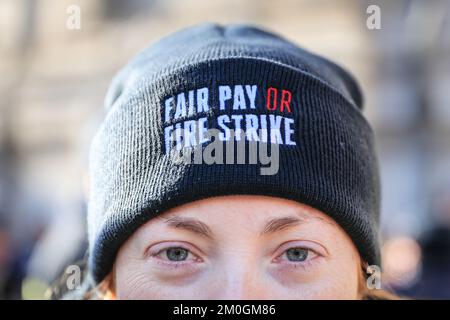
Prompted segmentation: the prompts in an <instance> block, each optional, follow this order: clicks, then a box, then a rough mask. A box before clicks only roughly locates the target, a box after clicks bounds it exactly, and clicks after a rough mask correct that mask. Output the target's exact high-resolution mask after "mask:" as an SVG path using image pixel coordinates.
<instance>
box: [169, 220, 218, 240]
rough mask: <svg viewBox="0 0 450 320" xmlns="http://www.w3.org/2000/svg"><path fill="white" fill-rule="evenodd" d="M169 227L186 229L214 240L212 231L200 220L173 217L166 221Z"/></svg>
mask: <svg viewBox="0 0 450 320" xmlns="http://www.w3.org/2000/svg"><path fill="white" fill-rule="evenodd" d="M165 222H166V223H167V225H168V226H169V227H174V228H178V229H185V230H188V231H192V232H194V233H197V234H200V235H202V236H204V237H207V238H212V232H211V229H210V228H209V227H208V226H207V225H206V224H204V223H203V222H201V221H200V220H197V219H193V218H186V217H173V218H170V219H167V220H166V221H165Z"/></svg>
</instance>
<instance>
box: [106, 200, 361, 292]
mask: <svg viewBox="0 0 450 320" xmlns="http://www.w3.org/2000/svg"><path fill="white" fill-rule="evenodd" d="M360 266H361V261H360V258H359V254H358V252H357V250H356V248H355V247H354V245H353V243H352V241H351V239H350V238H349V237H348V236H347V234H346V233H345V232H344V231H343V230H342V229H341V228H340V227H339V226H338V225H337V224H336V223H335V222H334V221H333V220H332V219H331V218H330V217H328V216H327V215H325V214H324V213H322V212H320V211H318V210H316V209H313V208H311V207H308V206H306V205H302V204H299V203H297V202H294V201H289V200H284V199H280V198H273V197H265V196H244V195H242V196H224V197H216V198H209V199H205V200H200V201H196V202H192V203H189V204H187V205H183V206H180V207H178V208H175V209H172V210H170V211H168V212H166V213H165V214H163V215H161V216H159V217H158V218H154V219H152V220H150V221H149V222H147V223H146V224H144V225H143V226H142V227H140V228H139V229H138V230H137V231H136V232H135V233H134V234H133V235H132V236H131V237H130V238H129V239H128V240H127V242H126V243H125V244H124V245H123V246H122V247H121V249H120V250H119V253H118V255H117V258H116V262H115V266H114V274H113V276H114V283H115V295H116V297H117V298H119V299H357V298H358V283H359V275H360V272H361V271H360V270H361V269H360Z"/></svg>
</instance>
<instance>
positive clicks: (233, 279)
mask: <svg viewBox="0 0 450 320" xmlns="http://www.w3.org/2000/svg"><path fill="white" fill-rule="evenodd" d="M223 267H224V268H223V270H222V272H223V274H222V275H223V287H222V288H221V290H220V293H219V294H220V299H236V300H250V299H262V298H264V295H265V292H264V287H263V284H262V282H263V279H262V276H261V270H260V269H259V266H258V265H257V264H256V263H255V261H254V259H251V258H250V259H249V258H248V257H245V258H241V259H239V258H236V259H233V260H232V261H229V262H228V263H227V264H226V265H224V266H223Z"/></svg>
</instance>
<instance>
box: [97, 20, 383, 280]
mask: <svg viewBox="0 0 450 320" xmlns="http://www.w3.org/2000/svg"><path fill="white" fill-rule="evenodd" d="M105 104H106V110H107V112H106V117H105V119H104V120H103V122H102V124H101V126H100V128H99V129H98V132H97V134H96V136H95V137H94V139H93V142H92V145H91V150H90V164H89V166H90V168H89V170H90V179H91V180H90V181H91V182H90V197H89V204H88V229H89V230H88V231H89V269H90V271H91V273H92V275H93V278H94V280H95V281H96V282H99V281H101V280H102V279H103V278H104V277H105V276H106V275H107V274H108V273H109V272H110V271H111V269H112V265H113V263H114V260H115V256H116V254H117V251H118V250H119V248H120V246H121V245H122V244H123V243H124V242H125V241H126V239H127V238H128V237H129V236H130V235H131V234H132V233H133V232H134V231H135V230H136V229H137V228H139V227H140V226H141V225H143V224H144V223H145V222H147V221H148V220H149V219H151V218H152V217H155V216H157V215H159V214H161V213H164V212H165V211H166V210H168V209H170V208H173V207H176V206H179V205H181V204H184V203H188V202H191V201H195V200H199V199H204V198H208V197H213V196H220V195H231V194H255V195H267V196H274V197H281V198H285V199H290V200H295V201H298V202H300V203H304V204H307V205H310V206H312V207H314V208H317V209H319V210H321V211H322V212H324V213H326V214H328V215H329V216H330V217H332V218H333V219H334V220H335V221H336V222H337V223H338V224H339V225H340V226H341V227H342V228H343V229H344V230H345V231H346V232H347V233H348V234H349V236H350V237H351V238H352V240H353V242H354V243H355V246H356V247H357V249H358V250H359V252H360V254H361V257H362V259H363V260H364V261H366V262H368V263H369V264H379V261H380V252H379V243H378V216H379V202H380V192H379V177H378V168H377V159H376V156H375V152H374V141H373V140H374V138H373V133H372V130H371V128H370V126H369V124H368V122H367V121H366V119H365V118H364V116H363V114H362V108H363V99H362V94H361V91H360V89H359V87H358V85H357V83H356V81H355V80H354V79H353V77H352V76H351V75H350V74H349V73H348V72H346V71H345V70H344V69H342V68H341V67H339V66H337V65H336V64H334V63H332V62H330V61H328V60H326V59H324V58H322V57H319V56H317V55H314V54H312V53H310V52H308V51H306V50H304V49H301V48H299V47H298V46H296V45H294V44H292V43H290V42H289V41H287V40H285V39H283V38H281V37H280V36H278V35H274V34H272V33H269V32H266V31H263V30H261V29H258V28H255V27H250V26H245V25H229V26H220V25H216V24H202V25H199V26H195V27H191V28H188V29H185V30H182V31H179V32H177V33H175V34H173V35H171V36H169V37H167V38H164V39H162V40H160V41H159V42H157V43H156V44H154V45H153V46H151V47H149V48H147V49H145V50H144V51H142V52H141V53H140V54H139V55H138V56H137V57H136V58H134V59H133V60H132V61H131V62H130V63H129V64H128V65H127V66H126V67H125V68H124V69H123V70H122V71H121V72H120V73H119V74H118V75H117V76H116V77H115V79H114V81H113V83H112V85H111V87H110V89H109V92H108V94H107V97H106V102H105ZM213 128H214V129H218V130H219V131H220V132H221V134H222V135H221V137H222V138H224V139H223V142H224V143H225V142H226V141H225V140H227V139H228V138H227V137H229V135H228V133H229V130H231V129H232V130H238V129H241V128H245V129H246V130H247V133H248V131H249V130H250V131H252V132H255V131H254V130H257V129H264V130H265V132H269V135H268V136H267V135H266V136H265V140H264V141H265V142H268V143H269V144H270V145H277V146H279V170H278V172H277V173H276V174H273V175H261V174H260V170H259V169H261V167H262V166H263V165H262V164H261V163H260V162H257V163H247V164H226V163H214V164H207V163H174V162H173V161H171V159H170V152H171V151H172V150H173V149H174V148H175V147H178V142H179V141H178V140H177V139H174V138H173V133H176V132H180V130H191V131H190V132H194V131H195V133H196V136H195V137H197V139H195V138H194V139H193V140H191V139H189V141H190V143H193V144H196V147H197V148H201V149H204V148H206V146H207V145H208V144H209V143H210V140H208V138H206V137H205V136H202V133H203V132H204V131H205V130H207V129H213ZM192 130H194V131H192ZM246 137H247V139H248V140H251V139H254V140H258V137H255V136H253V135H247V136H246ZM268 137H270V138H268ZM175 149H176V148H175ZM211 214H214V213H211Z"/></svg>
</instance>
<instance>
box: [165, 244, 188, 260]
mask: <svg viewBox="0 0 450 320" xmlns="http://www.w3.org/2000/svg"><path fill="white" fill-rule="evenodd" d="M165 251H166V257H167V259H168V260H170V261H184V260H186V259H187V257H188V255H189V251H188V250H186V249H184V248H180V247H174V248H168V249H166V250H165Z"/></svg>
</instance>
